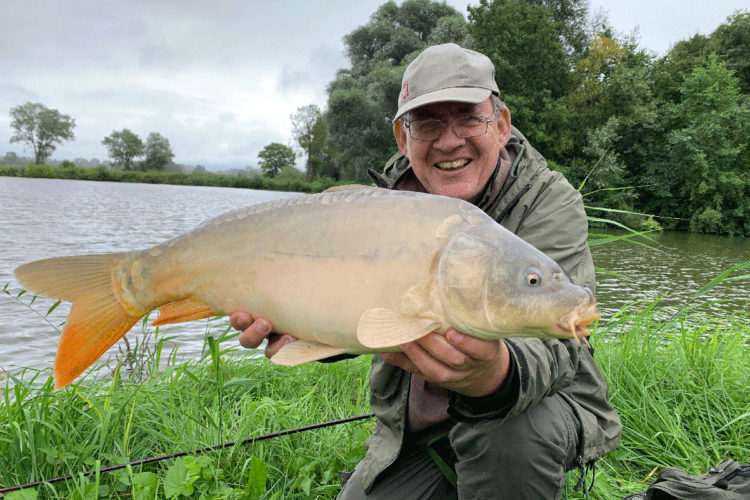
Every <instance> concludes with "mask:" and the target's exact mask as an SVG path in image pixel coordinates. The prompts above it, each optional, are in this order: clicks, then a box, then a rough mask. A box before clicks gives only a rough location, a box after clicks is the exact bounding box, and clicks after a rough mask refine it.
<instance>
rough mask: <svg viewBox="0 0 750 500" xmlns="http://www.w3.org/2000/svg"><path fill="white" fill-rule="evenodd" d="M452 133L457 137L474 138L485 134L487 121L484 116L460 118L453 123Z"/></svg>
mask: <svg viewBox="0 0 750 500" xmlns="http://www.w3.org/2000/svg"><path fill="white" fill-rule="evenodd" d="M453 131H454V132H455V133H456V135H457V136H459V137H475V136H478V135H482V134H484V133H485V132H487V120H486V119H485V118H484V116H478V115H470V116H462V117H461V118H459V119H457V120H455V121H454V122H453Z"/></svg>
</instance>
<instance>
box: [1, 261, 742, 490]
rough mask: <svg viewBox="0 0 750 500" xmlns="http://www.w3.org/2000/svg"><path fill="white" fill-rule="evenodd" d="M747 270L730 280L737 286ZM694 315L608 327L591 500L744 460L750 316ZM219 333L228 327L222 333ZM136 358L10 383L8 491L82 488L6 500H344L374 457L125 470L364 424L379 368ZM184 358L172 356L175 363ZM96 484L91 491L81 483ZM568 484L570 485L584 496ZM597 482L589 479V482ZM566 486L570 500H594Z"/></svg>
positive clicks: (189, 462)
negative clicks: (605, 399)
mask: <svg viewBox="0 0 750 500" xmlns="http://www.w3.org/2000/svg"><path fill="white" fill-rule="evenodd" d="M742 267H744V268H747V267H750V263H744V264H742V265H738V266H735V268H733V269H732V271H735V270H737V269H740V268H742ZM737 278H747V275H745V276H740V277H734V278H731V277H729V273H723V274H722V275H721V276H720V277H718V278H717V280H714V281H713V282H711V283H709V284H708V285H707V287H704V289H703V290H701V291H699V292H698V293H697V294H696V297H695V299H696V301H695V302H694V303H691V304H686V306H685V307H683V308H682V309H681V310H680V311H678V312H677V313H675V314H673V315H672V316H670V317H668V318H666V319H663V318H661V317H660V316H659V315H658V314H657V312H658V301H657V302H654V303H651V304H631V305H629V306H626V307H623V308H622V309H621V310H620V311H619V312H618V313H617V314H615V315H614V316H613V317H612V318H611V319H609V320H608V321H606V322H604V321H600V322H599V324H598V325H597V326H596V329H595V331H594V334H593V336H592V340H593V345H594V347H595V359H596V360H597V363H598V364H599V366H600V368H601V370H602V372H603V373H604V376H605V378H606V379H607V381H608V383H609V387H610V395H611V401H612V404H613V405H614V406H615V408H616V409H617V410H618V412H619V414H620V416H621V418H622V423H623V435H622V442H621V444H620V446H619V447H618V448H617V449H616V450H614V451H613V452H612V453H610V454H609V455H608V456H606V457H604V458H603V459H602V460H600V461H599V462H598V464H597V472H596V476H595V480H593V489H592V490H591V492H590V494H589V495H588V496H589V497H591V498H597V499H607V500H609V499H620V498H623V497H624V496H626V495H627V494H628V493H630V492H640V491H643V490H645V489H646V487H647V486H648V484H649V483H650V482H651V481H652V480H653V479H654V477H655V475H656V472H657V471H658V470H659V469H660V468H662V467H668V466H677V467H681V468H683V469H685V470H687V471H689V472H691V473H696V474H697V473H700V472H705V470H706V469H708V468H709V467H711V466H713V465H716V464H718V463H719V462H720V461H722V460H723V459H726V458H734V459H735V460H737V461H738V462H748V461H750V396H748V383H747V380H748V373H750V312H748V310H747V309H745V310H742V311H737V312H736V313H735V314H733V315H727V316H722V317H719V316H715V315H705V314H703V313H702V312H701V308H700V307H699V306H700V305H701V304H700V296H701V295H702V293H703V292H705V291H706V290H707V289H708V288H710V287H713V286H717V285H718V284H719V283H721V282H722V281H728V280H731V279H737ZM225 325H226V324H225V323H224V326H222V328H225ZM154 335H155V336H154V339H153V341H152V343H150V344H149V347H146V346H145V345H143V344H141V345H140V346H139V347H138V348H137V349H135V348H133V349H131V350H129V351H128V350H126V352H124V353H123V356H121V357H120V359H119V360H118V362H116V363H115V365H114V369H111V370H110V369H107V368H106V367H103V366H100V367H98V368H95V369H93V370H91V371H89V372H88V373H87V375H86V376H85V377H83V378H81V379H79V380H77V381H76V382H74V383H72V384H71V385H69V386H68V387H66V388H64V389H62V390H60V391H54V390H53V388H52V379H51V378H50V371H49V369H43V370H36V369H32V368H26V369H25V370H24V371H23V372H21V373H11V374H8V379H7V380H6V381H5V387H4V389H3V395H2V402H0V489H1V488H3V487H8V486H12V485H16V484H21V483H27V482H32V481H39V480H43V479H49V478H54V477H58V476H64V475H72V476H73V479H70V480H67V481H64V482H55V483H46V484H44V485H42V486H39V487H36V488H33V489H30V490H24V491H16V492H13V493H9V494H8V495H7V498H70V499H89V498H91V499H94V498H135V499H146V498H148V499H153V498H178V497H179V498H334V497H335V495H336V494H337V492H338V490H339V486H338V484H339V481H338V477H337V471H339V470H351V469H352V468H353V467H354V465H355V464H356V463H357V461H358V460H359V459H361V458H362V456H364V441H365V439H366V437H367V436H368V435H369V434H370V432H371V431H372V428H373V425H374V423H373V421H372V420H363V421H359V422H355V423H347V424H343V425H338V426H335V427H331V428H327V429H321V430H315V431H309V432H304V433H300V434H294V435H290V436H284V437H279V438H276V439H273V440H268V441H261V442H257V443H254V444H252V445H239V444H238V445H235V446H232V447H229V448H225V449H223V450H219V451H212V452H208V453H204V454H195V453H188V455H187V456H184V457H180V458H176V459H174V458H173V459H170V460H167V461H163V462H155V463H150V464H147V465H139V466H129V467H127V468H125V469H123V470H119V471H115V472H108V473H101V472H98V471H100V470H101V469H102V468H105V467H107V466H112V465H116V464H122V463H127V462H131V461H135V460H139V459H144V458H149V457H154V456H159V455H164V454H170V453H175V452H180V451H188V452H190V451H191V450H196V449H199V448H203V447H207V446H211V445H215V444H218V443H222V442H230V441H242V440H243V439H245V438H247V437H249V436H257V435H261V434H266V433H270V432H275V431H280V430H284V429H290V428H296V427H302V426H306V425H311V424H315V423H318V422H324V421H328V420H334V419H339V418H344V417H348V416H353V415H360V414H366V413H369V411H370V410H369V405H368V402H367V398H368V388H367V370H368V367H369V356H360V357H359V358H356V359H353V360H347V361H341V362H338V363H330V364H322V363H311V364H308V365H303V366H300V367H295V368H284V367H278V366H275V365H272V364H270V363H269V362H268V361H267V360H265V359H264V358H260V359H259V358H251V359H250V358H248V356H247V355H246V354H247V351H243V352H242V353H239V352H237V351H238V350H236V349H235V347H234V346H235V345H236V339H235V335H234V334H232V333H230V330H229V329H228V328H225V329H224V330H223V332H220V333H219V334H218V335H217V336H216V338H214V337H213V336H210V335H209V336H207V339H206V349H205V354H204V355H203V356H202V357H201V358H200V359H198V360H192V361H188V362H184V363H180V364H176V365H175V364H169V365H168V366H166V367H164V366H163V365H164V363H163V362H161V361H160V360H161V358H162V356H161V346H162V345H163V343H160V342H161V339H160V338H159V336H158V332H156V333H155V334H154ZM169 357H170V359H174V356H173V355H172V356H169ZM85 471H94V472H93V473H92V474H91V475H88V476H84V475H83V472H85ZM577 480H578V477H577V472H571V473H570V475H569V481H568V484H569V485H573V484H575V483H576V482H577ZM587 480H588V482H589V483H591V481H592V478H591V477H588V478H587ZM586 496H587V495H584V494H583V493H581V492H575V491H572V487H568V491H567V492H566V498H573V499H579V498H584V497H586Z"/></svg>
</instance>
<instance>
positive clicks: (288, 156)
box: [258, 142, 296, 177]
mask: <svg viewBox="0 0 750 500" xmlns="http://www.w3.org/2000/svg"><path fill="white" fill-rule="evenodd" d="M258 158H259V159H260V161H259V162H258V163H259V164H260V168H261V170H262V171H263V175H265V176H266V177H275V176H276V175H278V174H279V173H280V172H281V170H282V169H283V168H284V167H290V166H291V167H293V166H294V160H295V159H296V155H295V154H294V150H293V149H292V148H290V147H289V146H286V145H284V144H281V143H278V142H272V143H271V144H268V145H266V146H265V147H264V148H263V149H262V150H261V152H260V153H258Z"/></svg>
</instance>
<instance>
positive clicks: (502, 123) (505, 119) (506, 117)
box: [495, 106, 510, 146]
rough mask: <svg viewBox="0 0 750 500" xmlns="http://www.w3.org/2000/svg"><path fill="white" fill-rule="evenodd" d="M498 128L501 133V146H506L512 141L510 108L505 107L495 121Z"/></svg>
mask: <svg viewBox="0 0 750 500" xmlns="http://www.w3.org/2000/svg"><path fill="white" fill-rule="evenodd" d="M495 121H496V123H497V128H498V130H499V131H500V136H499V137H500V144H502V145H503V146H505V145H506V144H507V143H508V141H509V140H510V110H509V109H508V106H503V110H502V111H501V112H500V114H499V115H498V117H497V120H495Z"/></svg>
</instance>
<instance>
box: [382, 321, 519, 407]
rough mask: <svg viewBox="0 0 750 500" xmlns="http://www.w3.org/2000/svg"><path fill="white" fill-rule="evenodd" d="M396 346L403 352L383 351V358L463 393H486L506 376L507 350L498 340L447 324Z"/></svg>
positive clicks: (472, 394)
mask: <svg viewBox="0 0 750 500" xmlns="http://www.w3.org/2000/svg"><path fill="white" fill-rule="evenodd" d="M399 347H400V348H401V350H402V351H403V352H384V353H382V356H383V359H384V360H385V361H386V362H388V363H390V364H392V365H396V366H398V367H399V368H402V369H404V370H406V371H408V372H411V373H415V374H417V375H419V376H421V377H422V378H424V379H425V380H427V381H429V382H433V383H435V384H438V385H441V386H443V387H445V388H446V389H449V390H451V391H454V392H458V393H460V394H463V395H465V396H471V397H480V396H488V395H490V394H492V393H493V392H495V391H497V390H498V389H500V387H502V385H503V383H504V382H505V379H506V378H507V376H508V368H509V366H510V364H509V363H510V353H509V352H508V346H506V345H505V342H503V341H502V340H500V341H497V340H481V339H478V338H476V337H472V336H470V335H465V334H463V333H460V332H458V331H456V330H454V329H453V328H451V329H449V330H448V331H446V332H445V335H440V334H437V333H431V334H429V335H427V336H425V337H422V338H421V339H419V340H415V341H414V342H409V343H407V344H403V345H401V346H399Z"/></svg>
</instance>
